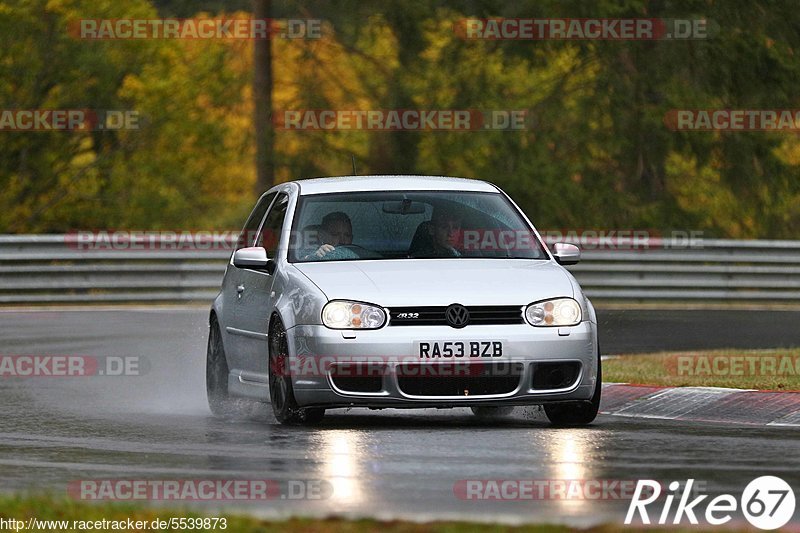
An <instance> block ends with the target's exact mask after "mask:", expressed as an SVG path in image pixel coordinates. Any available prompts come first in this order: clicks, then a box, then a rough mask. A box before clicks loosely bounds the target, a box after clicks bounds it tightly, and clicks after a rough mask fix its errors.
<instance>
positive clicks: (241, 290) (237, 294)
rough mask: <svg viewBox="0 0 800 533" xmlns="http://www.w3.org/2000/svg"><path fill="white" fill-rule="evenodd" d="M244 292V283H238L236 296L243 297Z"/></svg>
mask: <svg viewBox="0 0 800 533" xmlns="http://www.w3.org/2000/svg"><path fill="white" fill-rule="evenodd" d="M243 292H244V285H237V286H236V297H237V298H241V297H242V293H243Z"/></svg>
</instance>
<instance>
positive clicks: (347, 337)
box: [206, 176, 601, 425]
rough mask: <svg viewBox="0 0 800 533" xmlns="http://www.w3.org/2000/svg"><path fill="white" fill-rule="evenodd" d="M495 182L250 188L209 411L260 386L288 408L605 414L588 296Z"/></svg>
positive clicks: (213, 332)
mask: <svg viewBox="0 0 800 533" xmlns="http://www.w3.org/2000/svg"><path fill="white" fill-rule="evenodd" d="M579 258H580V251H579V250H578V248H577V247H575V246H573V245H570V244H562V243H558V244H556V245H554V247H553V251H552V253H551V251H550V250H548V248H547V247H546V246H545V245H544V243H543V241H542V239H541V238H540V236H539V234H538V233H537V232H536V230H535V228H534V227H533V225H532V224H531V223H530V221H529V220H528V218H527V217H526V216H525V214H524V213H523V212H522V211H521V210H520V209H519V208H518V207H517V206H516V204H515V203H514V202H513V201H512V200H511V199H510V198H509V197H508V196H507V195H506V194H505V193H504V192H503V191H501V190H500V189H499V188H498V187H496V186H495V185H492V184H491V183H487V182H484V181H477V180H469V179H460V178H448V177H432V176H352V177H337V178H319V179H309V180H299V181H295V182H289V183H283V184H280V185H277V186H275V187H273V188H272V189H270V190H269V191H267V192H266V193H265V194H264V195H263V196H262V197H261V198H260V199H259V200H258V203H257V204H256V206H255V208H254V209H253V212H252V213H251V214H250V216H249V218H248V219H247V221H246V223H245V225H244V228H243V230H242V232H241V235H240V236H239V240H238V242H237V245H236V250H235V251H234V252H233V254H232V255H231V258H230V261H229V263H228V265H227V269H226V271H225V277H224V279H223V281H222V288H221V290H220V292H219V295H218V296H217V297H216V299H215V300H214V303H213V306H212V308H211V313H210V318H209V327H210V329H209V337H208V352H207V357H206V388H207V394H208V402H209V405H210V408H211V410H212V412H213V413H215V414H218V415H225V414H229V413H231V412H232V411H234V410H235V409H236V408H237V405H238V404H239V403H240V402H239V401H238V399H242V398H249V399H255V400H259V401H263V402H270V403H271V404H272V409H273V411H274V413H275V417H276V418H277V420H278V421H279V422H281V423H315V422H319V421H320V420H321V419H322V417H323V415H324V413H325V410H326V409H330V408H342V407H367V408H373V409H380V408H421V407H470V408H472V410H473V412H474V413H475V414H476V415H479V416H491V415H498V414H506V413H508V412H509V411H510V410H511V409H513V406H522V405H543V407H544V411H545V413H546V415H547V417H548V418H549V420H550V421H551V422H552V423H553V424H556V425H583V424H588V423H590V422H592V421H593V420H594V418H595V417H596V415H597V410H598V406H599V403H600V392H601V372H600V353H599V348H598V342H597V319H596V317H595V312H594V308H593V307H592V304H591V302H590V301H589V300H588V299H587V298H586V296H585V295H584V294H583V292H582V290H581V288H580V286H579V285H578V283H577V282H576V281H575V278H573V277H572V275H571V274H570V273H569V272H567V270H566V269H565V268H564V267H563V266H562V265H565V264H574V263H576V262H577V261H578V260H579Z"/></svg>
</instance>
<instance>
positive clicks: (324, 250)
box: [314, 244, 336, 259]
mask: <svg viewBox="0 0 800 533" xmlns="http://www.w3.org/2000/svg"><path fill="white" fill-rule="evenodd" d="M335 249H336V248H334V247H333V246H332V245H330V244H323V245H322V246H320V247H319V248H317V251H316V252H314V255H315V256H316V257H319V258H320V259H321V258H323V257H325V254H329V253H331V252H332V251H334V250H335Z"/></svg>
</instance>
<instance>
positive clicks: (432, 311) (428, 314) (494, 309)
mask: <svg viewBox="0 0 800 533" xmlns="http://www.w3.org/2000/svg"><path fill="white" fill-rule="evenodd" d="M466 307H467V310H468V311H469V317H470V320H469V324H468V325H476V326H477V325H498V324H524V323H525V320H524V319H523V317H522V306H519V305H472V306H469V305H468V306H466ZM445 309H447V306H435V307H434V306H431V307H392V308H391V309H390V310H389V325H390V326H446V325H447V320H446V319H445V315H444V312H445Z"/></svg>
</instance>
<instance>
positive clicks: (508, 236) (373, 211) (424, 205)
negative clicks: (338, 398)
mask: <svg viewBox="0 0 800 533" xmlns="http://www.w3.org/2000/svg"><path fill="white" fill-rule="evenodd" d="M409 258H420V259H423V258H425V259H437V258H450V259H452V258H465V259H468V258H501V259H509V258H511V259H547V258H548V256H547V253H546V252H545V251H544V249H543V248H542V245H541V243H540V241H539V239H538V238H537V237H536V235H535V234H534V233H533V231H532V229H531V228H530V227H529V226H528V224H527V223H526V222H525V220H524V219H523V218H522V216H521V215H520V213H519V212H518V211H517V210H516V208H514V206H513V205H512V204H511V203H510V202H509V201H508V200H507V199H506V198H505V197H504V196H503V195H502V194H499V193H481V192H457V191H447V192H440V191H417V192H408V191H405V192H404V191H397V192H395V191H379V192H358V193H335V194H317V195H309V196H301V197H300V199H299V201H298V204H297V211H296V215H295V218H294V224H293V228H292V239H291V243H290V246H289V261H290V262H309V261H354V260H363V259H371V260H375V259H409Z"/></svg>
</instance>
